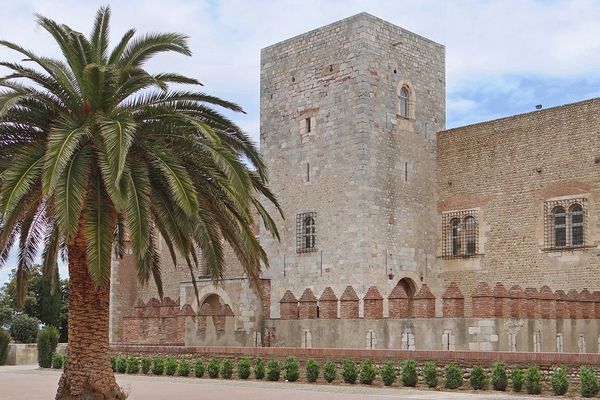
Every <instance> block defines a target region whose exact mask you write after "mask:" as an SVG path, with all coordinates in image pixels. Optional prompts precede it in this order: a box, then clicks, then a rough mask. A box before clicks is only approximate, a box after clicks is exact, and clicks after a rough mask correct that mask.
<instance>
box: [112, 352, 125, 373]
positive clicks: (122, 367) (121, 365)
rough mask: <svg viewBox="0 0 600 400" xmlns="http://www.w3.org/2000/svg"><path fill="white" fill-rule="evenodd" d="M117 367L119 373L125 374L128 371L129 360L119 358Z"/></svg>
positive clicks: (116, 363)
mask: <svg viewBox="0 0 600 400" xmlns="http://www.w3.org/2000/svg"><path fill="white" fill-rule="evenodd" d="M115 365H116V368H117V372H118V373H120V374H124V373H125V372H126V371H127V360H126V359H125V357H121V356H119V357H117V361H116V362H115Z"/></svg>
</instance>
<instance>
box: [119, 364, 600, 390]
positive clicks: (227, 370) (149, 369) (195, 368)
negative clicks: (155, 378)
mask: <svg viewBox="0 0 600 400" xmlns="http://www.w3.org/2000/svg"><path fill="white" fill-rule="evenodd" d="M111 364H112V368H113V371H115V372H119V373H129V374H137V373H139V372H140V371H141V372H142V373H144V374H154V375H163V374H166V375H170V376H174V375H178V376H190V375H194V376H196V377H198V378H201V377H203V376H204V375H205V374H206V375H208V377H210V378H218V377H221V378H224V379H231V378H232V377H233V375H234V363H233V361H232V360H230V359H223V360H219V359H217V358H210V359H209V360H208V362H207V363H205V362H204V361H203V360H202V359H197V360H187V359H179V360H178V359H176V358H173V357H167V358H163V357H154V358H149V357H142V358H137V357H123V356H113V357H111ZM235 370H236V374H237V377H238V378H240V379H248V378H250V376H251V375H252V373H253V374H254V378H255V379H267V380H269V381H278V380H280V379H281V378H283V379H284V380H286V381H290V382H294V381H297V380H298V379H299V378H300V363H299V362H298V360H297V359H296V358H294V357H288V358H286V359H285V361H284V362H283V364H282V363H281V362H280V361H278V360H276V359H271V360H268V361H265V360H263V359H262V358H257V359H256V360H254V362H253V363H251V361H250V359H248V358H241V359H239V360H238V361H237V363H236V364H235ZM338 374H339V376H340V377H341V379H342V380H343V382H345V383H348V384H355V383H357V382H359V383H361V384H364V385H371V384H372V383H373V382H374V381H375V380H376V379H377V377H378V376H379V377H380V378H381V382H382V383H383V384H384V385H385V386H390V385H392V384H394V382H399V383H401V384H402V385H403V386H408V387H415V386H417V384H418V382H419V375H421V378H422V381H423V383H424V384H425V385H426V386H428V387H430V388H435V387H438V385H439V384H440V376H439V375H440V373H439V371H438V367H437V365H436V364H435V363H433V362H428V363H425V364H424V365H423V367H422V368H421V370H420V371H419V369H418V368H417V364H416V362H415V361H413V360H406V361H404V362H403V363H402V364H401V365H400V366H399V368H397V367H396V365H394V363H392V362H391V361H387V362H385V363H384V364H382V365H381V366H379V367H377V366H376V365H375V364H374V363H373V362H372V361H370V360H364V361H363V362H362V363H360V364H357V363H355V362H353V361H352V360H350V359H345V360H343V361H342V363H341V365H340V366H339V367H338V366H337V365H336V363H335V362H333V361H331V360H327V361H325V362H324V363H323V365H320V364H319V363H317V362H316V361H315V360H313V359H310V360H308V361H307V362H306V364H305V377H306V380H307V381H308V382H316V381H317V380H318V379H319V377H321V376H322V377H323V379H324V380H325V381H326V382H328V383H331V382H333V381H334V380H336V379H337V377H338ZM442 375H443V381H442V382H441V383H442V384H443V387H445V388H446V389H457V388H460V387H462V386H463V385H464V379H465V375H466V374H465V373H464V371H463V370H462V369H461V368H460V366H459V365H458V364H456V363H450V364H448V365H446V366H445V368H444V369H443V373H442ZM579 378H580V392H581V395H582V396H583V397H593V396H595V395H596V394H598V391H599V384H598V378H597V376H596V373H595V372H594V371H593V370H592V369H591V368H588V367H581V368H580V370H579ZM509 381H510V384H511V388H512V390H513V391H515V392H521V391H522V390H523V389H525V391H527V393H529V394H539V393H541V392H542V389H543V381H544V376H543V374H542V372H541V371H540V369H539V367H538V366H536V365H534V366H531V367H529V368H527V369H520V368H513V369H512V370H508V369H507V368H506V366H505V365H504V364H503V363H501V362H497V363H495V364H494V365H493V366H492V368H491V371H490V373H489V374H488V372H487V371H486V370H485V369H484V368H483V367H481V366H479V365H475V366H474V367H473V368H472V369H471V370H470V373H469V374H468V382H469V386H470V387H471V388H473V389H475V390H485V389H487V388H488V387H489V386H491V387H492V388H493V389H494V390H498V391H505V390H507V388H508V386H509ZM568 389H569V377H568V373H567V369H566V367H559V368H558V369H556V370H555V371H554V373H553V374H552V377H551V378H550V390H552V391H553V392H554V393H555V394H556V395H559V396H561V395H564V394H565V393H567V391H568Z"/></svg>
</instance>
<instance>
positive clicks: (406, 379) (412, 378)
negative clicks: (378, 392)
mask: <svg viewBox="0 0 600 400" xmlns="http://www.w3.org/2000/svg"><path fill="white" fill-rule="evenodd" d="M400 380H401V381H402V385H404V386H408V387H415V386H417V380H418V376H417V363H416V362H415V360H406V361H404V362H403V363H402V370H401V371H400Z"/></svg>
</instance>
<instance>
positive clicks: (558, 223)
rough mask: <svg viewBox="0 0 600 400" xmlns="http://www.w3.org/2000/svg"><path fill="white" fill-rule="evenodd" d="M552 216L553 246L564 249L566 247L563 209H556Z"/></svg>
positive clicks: (565, 217) (565, 226) (565, 225)
mask: <svg viewBox="0 0 600 400" xmlns="http://www.w3.org/2000/svg"><path fill="white" fill-rule="evenodd" d="M553 214H554V246H555V247H564V246H566V245H567V215H566V213H565V209H564V208H562V207H560V206H559V207H556V208H554V211H553Z"/></svg>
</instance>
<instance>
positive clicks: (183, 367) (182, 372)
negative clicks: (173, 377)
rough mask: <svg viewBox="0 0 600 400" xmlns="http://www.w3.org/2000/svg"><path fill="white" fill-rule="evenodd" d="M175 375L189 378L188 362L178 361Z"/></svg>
mask: <svg viewBox="0 0 600 400" xmlns="http://www.w3.org/2000/svg"><path fill="white" fill-rule="evenodd" d="M177 375H179V376H189V375H190V362H189V361H188V360H180V361H179V365H178V366H177Z"/></svg>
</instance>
